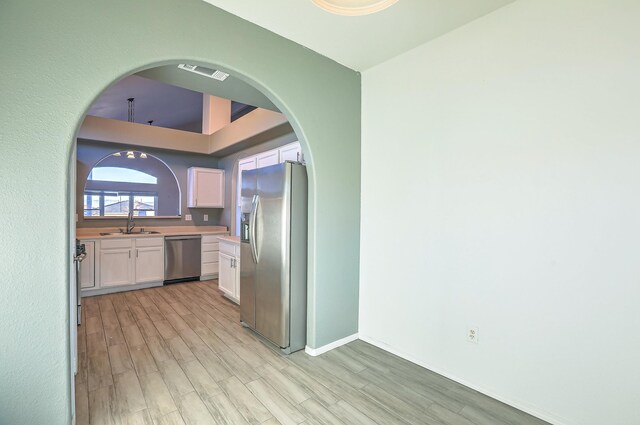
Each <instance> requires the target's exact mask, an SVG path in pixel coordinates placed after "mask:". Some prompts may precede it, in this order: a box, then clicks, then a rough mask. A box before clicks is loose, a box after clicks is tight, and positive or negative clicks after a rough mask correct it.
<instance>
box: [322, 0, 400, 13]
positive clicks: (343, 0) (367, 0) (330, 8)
mask: <svg viewBox="0 0 640 425" xmlns="http://www.w3.org/2000/svg"><path fill="white" fill-rule="evenodd" d="M311 1H312V2H314V3H315V4H316V6H318V7H320V8H321V9H324V10H326V11H327V12H331V13H334V14H336V15H344V16H360V15H369V14H371V13H376V12H380V11H381V10H383V9H386V8H387V7H389V6H391V5H393V4H394V3H396V2H397V1H398V0H311Z"/></svg>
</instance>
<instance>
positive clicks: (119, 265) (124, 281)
mask: <svg viewBox="0 0 640 425" xmlns="http://www.w3.org/2000/svg"><path fill="white" fill-rule="evenodd" d="M131 284H133V258H132V256H131V248H117V249H103V250H101V251H100V286H101V287H105V286H121V285H131Z"/></svg>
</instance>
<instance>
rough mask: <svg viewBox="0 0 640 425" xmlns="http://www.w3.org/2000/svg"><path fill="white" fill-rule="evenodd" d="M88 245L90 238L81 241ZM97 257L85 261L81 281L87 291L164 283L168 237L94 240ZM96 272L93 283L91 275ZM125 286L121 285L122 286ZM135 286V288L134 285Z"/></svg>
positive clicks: (110, 290)
mask: <svg viewBox="0 0 640 425" xmlns="http://www.w3.org/2000/svg"><path fill="white" fill-rule="evenodd" d="M81 242H83V243H85V246H86V247H87V258H89V257H90V256H89V241H81ZM91 244H92V245H91V247H92V248H93V249H94V250H95V255H94V256H93V258H94V259H95V261H93V262H91V261H90V262H87V263H86V264H85V261H83V262H82V263H81V269H80V279H81V281H80V284H81V287H82V290H83V292H85V293H89V294H91V293H106V292H115V291H117V290H127V287H129V286H138V285H142V284H147V285H149V284H155V283H157V284H162V281H163V280H164V238H163V237H155V238H153V237H144V238H122V239H102V240H96V241H91ZM92 275H93V276H94V277H95V278H94V280H93V285H91V279H90V276H92ZM118 288H121V289H118ZM131 289H134V288H131Z"/></svg>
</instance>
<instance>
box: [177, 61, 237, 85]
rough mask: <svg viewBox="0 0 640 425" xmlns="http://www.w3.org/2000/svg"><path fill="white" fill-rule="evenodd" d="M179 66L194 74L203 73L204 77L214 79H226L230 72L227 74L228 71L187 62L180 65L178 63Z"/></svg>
mask: <svg viewBox="0 0 640 425" xmlns="http://www.w3.org/2000/svg"><path fill="white" fill-rule="evenodd" d="M178 68H180V69H184V70H185V71H189V72H193V73H194V74H198V75H202V76H204V77H209V78H213V79H214V80H218V81H224V80H226V79H227V77H228V76H229V74H227V73H226V72H222V71H218V70H216V69H211V68H205V67H204V66H198V65H189V64H186V63H181V64H180V65H178Z"/></svg>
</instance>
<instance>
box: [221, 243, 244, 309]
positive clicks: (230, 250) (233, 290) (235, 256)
mask: <svg viewBox="0 0 640 425" xmlns="http://www.w3.org/2000/svg"><path fill="white" fill-rule="evenodd" d="M219 270H220V274H219V275H218V288H220V290H221V291H222V292H224V294H225V295H226V297H227V298H229V299H230V300H232V301H234V302H236V303H240V247H239V246H238V245H236V244H234V243H232V242H225V241H224V240H221V241H220V268H219Z"/></svg>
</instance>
